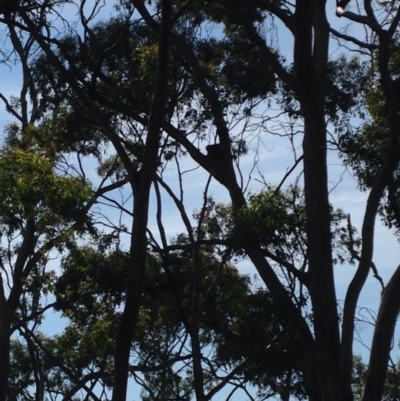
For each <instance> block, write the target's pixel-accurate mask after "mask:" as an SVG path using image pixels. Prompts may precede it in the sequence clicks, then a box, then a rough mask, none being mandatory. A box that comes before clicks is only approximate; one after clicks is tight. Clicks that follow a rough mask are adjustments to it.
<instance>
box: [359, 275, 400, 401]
mask: <svg viewBox="0 0 400 401" xmlns="http://www.w3.org/2000/svg"><path fill="white" fill-rule="evenodd" d="M399 288H400V267H398V268H397V270H396V272H395V273H394V275H393V277H392V278H391V279H390V281H389V283H388V285H387V287H386V288H385V290H384V291H383V293H382V299H381V305H380V307H379V313H378V318H377V320H376V328H375V331H374V337H373V340H372V348H371V356H370V360H369V365H368V373H367V378H366V381H365V387H364V392H363V395H362V398H361V401H380V400H381V399H382V395H383V390H384V385H385V379H386V371H387V367H388V362H389V355H390V350H391V344H392V339H393V333H394V329H395V326H396V321H397V316H398V314H399V312H400V291H399Z"/></svg>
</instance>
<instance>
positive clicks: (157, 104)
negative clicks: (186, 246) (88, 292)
mask: <svg viewBox="0 0 400 401" xmlns="http://www.w3.org/2000/svg"><path fill="white" fill-rule="evenodd" d="M170 18H171V3H170V1H169V0H163V2H162V19H161V27H160V33H159V49H158V68H157V76H156V82H155V88H154V93H153V102H152V110H151V112H150V117H149V125H148V135H147V139H146V145H145V155H144V161H143V167H142V170H141V180H140V186H139V188H138V191H137V196H135V199H134V219H133V225H132V237H131V248H130V253H131V269H130V271H129V278H128V288H127V297H126V302H125V308H124V311H123V314H122V318H121V324H120V327H119V331H118V335H117V341H116V350H115V365H114V389H113V395H112V400H113V401H125V400H126V392H127V383H128V374H129V356H130V350H131V345H132V340H133V336H134V330H135V328H136V324H137V321H138V316H139V309H140V303H141V297H142V292H143V285H144V274H145V268H146V255H147V236H146V230H147V221H148V208H149V198H150V187H151V183H152V181H153V178H154V175H155V172H156V169H157V157H158V149H159V141H160V135H161V126H162V120H163V115H164V103H165V100H166V91H167V80H168V76H167V75H168V54H169V51H168V47H169V43H168V39H169V32H170Z"/></svg>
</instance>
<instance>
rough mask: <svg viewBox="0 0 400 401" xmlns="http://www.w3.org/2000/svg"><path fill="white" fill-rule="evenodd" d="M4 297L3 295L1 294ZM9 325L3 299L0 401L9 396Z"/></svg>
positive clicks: (0, 305) (0, 317)
mask: <svg viewBox="0 0 400 401" xmlns="http://www.w3.org/2000/svg"><path fill="white" fill-rule="evenodd" d="M2 295H4V294H2ZM10 336H11V323H10V318H9V312H8V308H7V305H6V302H5V299H4V297H2V300H1V302H0V361H1V363H0V401H7V398H8V395H9V382H8V378H9V373H10Z"/></svg>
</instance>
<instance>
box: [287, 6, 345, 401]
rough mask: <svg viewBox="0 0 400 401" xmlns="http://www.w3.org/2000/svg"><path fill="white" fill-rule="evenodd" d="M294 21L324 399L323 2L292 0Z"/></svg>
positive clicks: (330, 305)
mask: <svg viewBox="0 0 400 401" xmlns="http://www.w3.org/2000/svg"><path fill="white" fill-rule="evenodd" d="M295 21H296V31H295V49H294V72H295V77H296V79H297V88H296V89H297V90H296V92H297V95H298V97H299V100H300V104H301V108H302V112H303V115H304V124H305V131H304V140H303V154H304V192H305V205H306V206H305V211H306V218H307V242H308V257H309V292H310V296H311V303H312V309H313V321H314V333H315V346H316V353H317V369H318V373H319V388H320V390H321V394H320V397H321V399H322V400H324V401H330V400H332V401H334V400H340V399H341V390H340V388H339V385H338V383H339V356H340V352H339V349H340V344H339V328H338V313H337V302H336V294H335V285H334V277H333V262H332V249H331V241H332V238H331V232H330V222H331V214H330V205H329V197H328V173H327V159H326V152H327V145H326V140H327V138H326V122H325V110H324V103H325V85H326V84H325V82H326V67H327V62H328V46H329V45H328V39H329V25H328V23H327V20H326V15H325V2H324V1H307V0H298V1H297V2H296V12H295ZM311 385H312V384H311Z"/></svg>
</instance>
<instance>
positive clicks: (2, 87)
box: [0, 1, 400, 392]
mask: <svg viewBox="0 0 400 401" xmlns="http://www.w3.org/2000/svg"><path fill="white" fill-rule="evenodd" d="M108 4H111V2H110V3H108ZM328 10H330V11H329V15H330V20H331V23H332V26H334V27H335V28H336V29H344V28H345V26H346V23H347V22H346V21H345V20H339V19H338V18H337V17H335V15H334V10H335V4H334V2H333V1H331V2H329V3H328ZM110 12H111V10H110V5H107V7H105V8H104V9H103V10H102V11H101V13H100V14H99V17H98V18H102V17H103V16H104V17H108V16H109V15H110ZM69 14H70V15H71V18H73V17H74V12H73V11H72V10H66V11H65V13H64V14H63V15H64V17H68V15H69ZM278 29H279V30H280V34H279V37H278V45H279V48H280V50H281V52H282V53H283V54H285V55H286V57H287V59H288V60H290V58H291V42H292V40H291V38H290V36H289V35H287V33H285V30H284V29H285V28H283V27H282V26H279V25H278ZM349 32H350V33H352V34H355V35H358V36H360V37H363V35H364V33H363V32H361V31H357V30H354V29H353V30H351V29H350V31H349ZM1 39H2V38H1V37H0V43H1ZM342 51H343V49H338V48H337V47H336V46H335V45H334V43H332V51H331V54H332V57H336V56H337V55H338V54H340V52H342ZM11 67H12V68H11ZM20 83H21V73H20V70H19V68H18V67H17V68H15V67H13V66H5V65H0V91H1V93H2V94H3V95H4V96H6V97H9V96H10V95H13V94H18V93H19V91H20V86H19V85H20ZM10 121H12V119H11V116H10V115H9V114H8V113H7V112H6V111H5V108H4V107H2V105H1V104H0V128H1V127H4V125H5V124H7V123H8V122H10ZM275 128H276V127H275ZM271 129H272V127H271ZM300 139H301V138H300V136H299V137H298V142H299V143H297V144H295V146H296V147H297V149H300V146H301V143H300ZM249 145H250V147H252V146H254V147H255V146H257V145H258V144H257V143H256V142H254V143H250V144H249ZM300 154H301V152H300ZM86 163H87V165H88V166H89V168H90V164H91V163H92V165H93V166H94V164H93V162H92V161H90V160H88V161H87V162H86ZM292 163H293V154H292V153H291V149H290V144H289V143H288V141H287V140H286V139H285V138H279V137H271V136H266V137H265V140H264V141H263V144H262V146H261V147H260V148H259V164H258V169H259V170H260V171H261V173H262V174H263V176H264V177H265V178H266V180H267V181H268V182H269V183H272V184H278V183H279V182H280V181H281V179H282V176H283V175H284V174H285V172H286V171H287V169H288V167H290V166H291V165H292ZM328 165H329V183H330V187H331V192H330V200H331V202H332V204H333V205H334V207H336V208H341V209H343V210H344V211H345V212H346V213H349V214H350V215H351V219H352V223H353V225H354V226H355V227H356V228H357V230H358V232H359V233H360V232H361V225H362V219H363V214H364V210H365V206H366V198H367V194H366V193H362V192H360V191H359V189H358V185H357V182H356V180H355V178H354V177H353V176H352V174H351V172H350V171H348V170H346V168H344V167H343V163H342V162H341V161H340V160H339V159H338V157H337V155H336V154H334V153H333V152H330V153H329V154H328ZM252 166H253V160H252V159H250V158H249V159H244V160H243V164H242V168H243V172H244V174H245V176H247V177H249V176H250V185H249V188H250V189H251V190H252V191H257V190H259V189H260V188H261V185H260V182H259V179H260V177H259V176H258V174H257V171H253V172H252V173H250V171H251V168H252ZM192 167H196V166H195V165H190V164H188V165H185V168H187V169H188V170H190V169H191V168H192ZM299 174H301V166H299V167H298V168H297V169H296V170H295V171H294V172H293V174H292V178H293V179H294V178H295V177H296V176H298V175H299ZM165 176H166V179H167V181H168V182H170V183H171V185H172V186H174V185H175V188H176V173H175V171H174V170H173V169H172V168H171V169H170V170H168V169H167V171H166V172H165ZM207 179H208V176H207V175H206V174H204V172H203V171H201V170H200V169H197V170H194V171H191V172H188V173H187V174H185V176H184V187H185V194H184V196H185V207H186V210H187V213H188V214H189V215H191V213H192V211H194V210H195V209H200V208H201V206H202V203H203V190H204V187H205V184H206V182H207ZM174 183H175V184H174ZM123 194H124V196H125V197H128V196H129V193H128V192H127V191H123ZM209 194H210V195H212V196H213V197H214V198H215V199H216V200H217V201H219V202H229V196H228V193H227V191H226V190H225V189H224V188H222V187H221V186H220V185H217V184H216V183H215V182H212V184H211V186H210V190H209ZM107 215H108V216H109V217H110V218H113V217H117V212H116V211H115V210H112V209H107ZM154 216H155V201H154V196H153V198H152V203H151V209H150V227H151V228H152V229H154V230H155V231H156V225H155V219H154ZM163 218H164V224H165V227H166V229H167V235H168V237H169V238H173V237H174V236H176V235H177V234H179V233H180V232H182V229H183V224H182V223H181V219H180V216H179V212H178V211H177V209H176V208H175V206H174V205H173V203H172V202H167V203H165V204H164V216H163ZM128 222H129V219H128V218H127V225H129V224H128ZM374 248H375V252H374V262H375V264H376V266H377V267H378V270H379V273H380V275H381V276H382V278H383V280H384V282H385V283H387V281H388V280H389V278H390V276H391V275H392V273H393V272H394V269H395V268H396V267H397V266H398V265H399V264H400V246H399V242H398V240H397V239H396V237H395V235H394V233H393V231H391V230H389V229H388V228H386V227H385V226H384V225H383V224H382V223H381V222H380V220H378V221H377V225H376V236H375V246H374ZM240 271H241V272H242V273H244V274H250V275H253V274H255V273H256V272H255V270H254V268H253V267H252V265H251V264H249V263H241V264H240ZM354 273H355V267H354V266H348V265H343V266H342V265H340V266H337V267H335V280H336V283H337V297H338V301H339V304H340V303H341V302H342V301H343V299H344V297H345V293H346V289H347V286H348V284H349V282H350V280H351V279H352V277H353V274H354ZM380 293H381V287H380V284H379V282H378V281H377V280H376V279H374V278H373V277H372V276H371V275H370V277H369V278H368V280H367V283H366V285H365V286H364V289H363V291H362V294H361V297H360V301H359V306H360V318H361V317H366V318H368V320H369V321H371V319H372V318H373V316H374V313H376V312H377V310H378V306H379V301H380ZM369 310H371V311H372V313H371V314H370V312H369ZM65 323H66V321H65V320H64V321H60V320H59V318H54V316H49V317H48V318H47V319H46V320H45V322H44V325H43V328H44V330H45V332H46V333H48V334H49V335H50V334H55V333H57V332H59V331H60V329H61V328H62V327H63V326H64V324H65ZM372 329H373V327H372V326H371V324H370V323H368V322H360V323H358V325H357V330H358V331H357V334H359V341H356V343H355V353H357V354H361V355H362V356H363V358H364V360H365V361H366V360H367V356H368V352H367V348H368V346H369V345H370V343H371V338H372V337H371V336H372ZM399 340H400V330H399V329H398V330H396V334H395V338H394V344H397V343H398V342H399ZM393 355H394V357H395V358H397V357H398V356H400V353H399V351H398V349H397V346H395V348H394V352H393ZM134 391H135V390H134V389H133V390H132V392H134Z"/></svg>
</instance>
